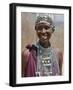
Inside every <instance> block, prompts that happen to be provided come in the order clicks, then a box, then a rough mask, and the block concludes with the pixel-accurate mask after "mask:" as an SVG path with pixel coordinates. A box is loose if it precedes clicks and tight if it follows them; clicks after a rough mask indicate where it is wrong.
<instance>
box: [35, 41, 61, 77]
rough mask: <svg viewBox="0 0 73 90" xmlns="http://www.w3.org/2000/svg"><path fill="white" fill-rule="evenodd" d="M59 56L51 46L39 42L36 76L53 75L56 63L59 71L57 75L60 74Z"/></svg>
mask: <svg viewBox="0 0 73 90" xmlns="http://www.w3.org/2000/svg"><path fill="white" fill-rule="evenodd" d="M57 59H58V58H57V57H56V54H55V52H54V50H53V48H52V47H51V46H50V47H48V48H43V47H42V46H41V45H40V44H39V42H38V43H37V69H36V70H37V71H36V76H52V75H53V73H54V70H55V69H53V68H55V67H54V64H55V65H57V66H56V67H57V70H58V71H57V72H56V75H57V74H59V64H58V60H57Z"/></svg>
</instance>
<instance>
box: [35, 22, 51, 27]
mask: <svg viewBox="0 0 73 90" xmlns="http://www.w3.org/2000/svg"><path fill="white" fill-rule="evenodd" d="M43 25H44V26H50V23H49V22H46V21H40V22H39V23H37V24H36V26H43Z"/></svg>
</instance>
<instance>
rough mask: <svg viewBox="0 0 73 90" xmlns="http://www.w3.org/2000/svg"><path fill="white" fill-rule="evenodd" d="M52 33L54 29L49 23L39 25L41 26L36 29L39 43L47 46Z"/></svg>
mask: <svg viewBox="0 0 73 90" xmlns="http://www.w3.org/2000/svg"><path fill="white" fill-rule="evenodd" d="M52 32H53V31H52V27H51V25H50V24H49V23H39V25H38V26H37V27H36V33H37V36H38V38H39V41H41V42H42V43H45V44H46V43H48V42H49V39H50V38H51V35H52Z"/></svg>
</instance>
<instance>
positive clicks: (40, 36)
mask: <svg viewBox="0 0 73 90" xmlns="http://www.w3.org/2000/svg"><path fill="white" fill-rule="evenodd" d="M45 34H46V36H47V39H50V38H51V35H52V33H51V32H46V33H45ZM45 34H43V33H42V32H37V36H38V38H39V39H42V36H44V35H45Z"/></svg>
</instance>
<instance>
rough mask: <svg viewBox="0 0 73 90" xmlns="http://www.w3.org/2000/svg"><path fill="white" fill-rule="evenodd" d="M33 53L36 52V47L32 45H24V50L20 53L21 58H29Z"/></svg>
mask: <svg viewBox="0 0 73 90" xmlns="http://www.w3.org/2000/svg"><path fill="white" fill-rule="evenodd" d="M32 50H33V51H37V47H36V46H35V45H33V44H28V45H26V47H25V49H24V50H23V51H22V55H23V56H29V54H30V53H32Z"/></svg>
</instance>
